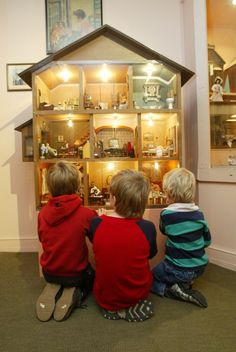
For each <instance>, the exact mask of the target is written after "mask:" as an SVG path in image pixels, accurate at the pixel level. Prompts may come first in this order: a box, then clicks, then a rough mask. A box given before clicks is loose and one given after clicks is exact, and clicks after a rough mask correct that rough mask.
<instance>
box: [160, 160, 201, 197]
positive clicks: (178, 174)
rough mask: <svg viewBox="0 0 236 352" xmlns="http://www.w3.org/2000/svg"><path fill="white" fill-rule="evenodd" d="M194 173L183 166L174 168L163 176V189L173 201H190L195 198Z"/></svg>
mask: <svg viewBox="0 0 236 352" xmlns="http://www.w3.org/2000/svg"><path fill="white" fill-rule="evenodd" d="M195 189H196V180H195V176H194V174H193V173H192V172H191V171H189V170H187V169H185V168H183V167H182V168H176V169H173V170H171V171H169V172H167V173H166V174H165V175H164V177H163V191H164V192H165V193H166V195H167V197H168V198H170V199H171V200H172V201H173V202H175V203H192V202H193V201H194V198H195Z"/></svg>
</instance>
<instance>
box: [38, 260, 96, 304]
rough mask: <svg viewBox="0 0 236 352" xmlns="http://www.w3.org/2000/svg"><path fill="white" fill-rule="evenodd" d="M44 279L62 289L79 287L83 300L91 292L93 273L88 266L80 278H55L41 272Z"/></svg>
mask: <svg viewBox="0 0 236 352" xmlns="http://www.w3.org/2000/svg"><path fill="white" fill-rule="evenodd" d="M43 276H44V279H45V280H46V281H47V282H50V283H52V284H58V285H61V286H64V287H79V288H80V289H81V291H82V292H83V299H84V298H85V297H86V296H87V294H88V293H89V292H90V291H92V288H93V282H94V277H95V271H94V270H93V268H92V267H91V265H90V264H89V265H88V266H87V268H86V269H85V270H84V271H83V272H82V273H81V274H80V276H75V277H70V276H55V275H50V274H48V273H46V272H45V271H44V270H43Z"/></svg>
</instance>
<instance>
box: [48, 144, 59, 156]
mask: <svg viewBox="0 0 236 352" xmlns="http://www.w3.org/2000/svg"><path fill="white" fill-rule="evenodd" d="M46 149H47V153H48V154H49V155H50V157H57V150H56V149H54V148H52V147H50V145H49V143H47V144H46Z"/></svg>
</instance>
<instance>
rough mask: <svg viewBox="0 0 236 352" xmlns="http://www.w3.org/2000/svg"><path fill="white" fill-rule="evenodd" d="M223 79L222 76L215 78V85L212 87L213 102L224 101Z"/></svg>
mask: <svg viewBox="0 0 236 352" xmlns="http://www.w3.org/2000/svg"><path fill="white" fill-rule="evenodd" d="M222 83H223V79H222V78H221V77H220V76H217V77H216V78H215V81H214V84H213V86H212V87H211V90H212V92H213V93H212V95H211V98H210V100H211V101H223V88H222Z"/></svg>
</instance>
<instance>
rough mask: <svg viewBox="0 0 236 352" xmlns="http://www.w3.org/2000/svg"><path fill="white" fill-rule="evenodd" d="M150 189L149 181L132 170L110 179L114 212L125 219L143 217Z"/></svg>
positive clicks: (140, 173) (124, 171)
mask: <svg viewBox="0 0 236 352" xmlns="http://www.w3.org/2000/svg"><path fill="white" fill-rule="evenodd" d="M149 189H150V182H149V179H148V178H147V177H146V176H145V175H144V174H143V173H142V172H138V171H134V170H130V169H127V170H122V171H120V172H119V173H118V174H116V175H115V176H113V177H112V180H111V185H110V194H111V195H112V196H115V199H116V202H115V210H116V212H117V214H119V215H120V216H123V217H125V218H141V217H142V216H143V213H144V210H145V207H146V204H147V200H148V194H149Z"/></svg>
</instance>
